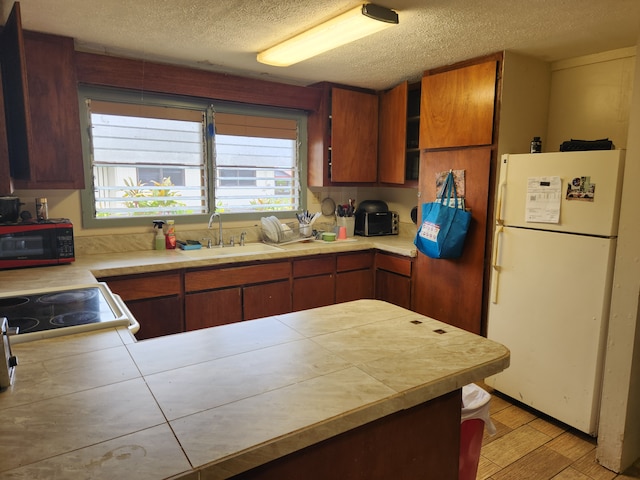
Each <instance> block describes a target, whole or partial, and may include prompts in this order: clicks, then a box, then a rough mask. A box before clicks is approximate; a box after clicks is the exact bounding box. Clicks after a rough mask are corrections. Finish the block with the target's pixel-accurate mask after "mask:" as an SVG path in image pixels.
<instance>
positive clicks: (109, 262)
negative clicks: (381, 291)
mask: <svg viewBox="0 0 640 480" xmlns="http://www.w3.org/2000/svg"><path fill="white" fill-rule="evenodd" d="M248 245H251V244H248ZM278 247H279V249H280V250H276V251H273V252H264V253H251V254H245V255H238V256H226V257H212V258H204V259H199V258H194V257H193V256H189V254H187V253H185V252H183V251H181V250H179V249H177V250H161V251H156V250H144V251H133V252H124V253H106V254H96V255H81V256H78V257H76V261H75V262H74V263H72V264H70V265H57V266H48V267H39V268H25V269H14V270H4V271H0V294H2V293H3V292H18V291H21V290H29V289H34V288H46V287H51V288H52V289H54V288H56V287H63V286H68V285H78V284H86V283H91V282H95V281H96V280H95V279H96V278H100V277H108V276H115V275H130V274H135V273H149V272H159V271H166V270H172V269H178V268H189V267H202V266H206V265H220V264H225V263H234V262H239V261H251V260H270V259H279V258H290V257H294V256H307V255H316V254H322V253H336V252H349V251H358V250H367V249H371V248H377V249H379V250H382V251H385V252H389V253H395V254H398V255H403V256H407V257H415V256H416V248H415V245H413V238H412V237H405V236H401V237H400V236H387V237H375V238H365V237H354V238H352V239H349V240H346V241H336V242H319V241H314V242H304V243H303V242H299V243H291V244H286V245H279V246H278ZM241 249H242V247H238V248H236V250H237V251H238V252H241Z"/></svg>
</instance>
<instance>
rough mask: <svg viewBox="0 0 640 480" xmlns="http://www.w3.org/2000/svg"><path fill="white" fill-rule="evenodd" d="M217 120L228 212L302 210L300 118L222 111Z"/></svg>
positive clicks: (220, 187)
mask: <svg viewBox="0 0 640 480" xmlns="http://www.w3.org/2000/svg"><path fill="white" fill-rule="evenodd" d="M214 124H215V168H216V170H215V171H216V190H215V197H216V202H217V206H221V209H222V210H223V211H226V212H261V211H270V210H281V211H292V210H297V209H298V208H299V206H300V182H299V174H300V170H299V165H298V154H297V135H298V124H297V122H296V121H295V120H292V119H284V118H273V117H260V116H253V115H241V114H230V113H216V114H215V117H214Z"/></svg>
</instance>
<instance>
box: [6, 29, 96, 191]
mask: <svg viewBox="0 0 640 480" xmlns="http://www.w3.org/2000/svg"><path fill="white" fill-rule="evenodd" d="M24 42H25V43H24V45H25V55H26V63H27V83H28V86H29V104H30V108H31V116H30V118H31V131H32V132H33V136H32V138H30V139H29V142H30V144H31V147H32V148H31V149H30V153H31V154H33V155H34V156H33V157H29V169H30V174H29V179H28V181H20V182H19V181H18V180H15V182H16V187H23V188H58V189H82V188H84V168H83V161H82V145H81V134H80V114H79V109H78V92H77V88H78V82H77V79H76V67H75V51H74V41H73V38H69V37H60V36H57V35H45V34H43V33H35V32H25V36H24Z"/></svg>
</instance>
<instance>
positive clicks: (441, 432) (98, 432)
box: [0, 300, 509, 479]
mask: <svg viewBox="0 0 640 480" xmlns="http://www.w3.org/2000/svg"><path fill="white" fill-rule="evenodd" d="M159 314H161V312H159ZM14 353H15V354H16V355H17V356H18V357H19V361H20V364H19V365H18V368H17V371H16V378H15V382H14V385H13V386H12V387H10V388H9V389H8V390H7V391H4V392H2V393H0V407H2V408H1V409H0V438H2V439H3V441H2V443H3V447H4V452H3V455H2V457H0V477H3V478H4V477H9V478H24V479H27V478H28V479H39V478H74V479H75V478H92V479H97V478H105V479H107V478H108V479H113V478H136V479H147V478H148V479H163V478H188V479H223V478H234V476H236V478H291V477H287V476H286V475H287V473H286V472H290V471H295V472H297V474H299V475H300V477H299V478H305V479H313V478H328V477H327V476H326V473H323V472H326V471H327V470H326V469H327V468H328V469H329V470H328V471H330V472H332V475H333V478H363V479H364V478H366V479H375V478H390V477H389V471H390V470H389V469H390V468H392V469H393V478H398V479H401V478H407V479H408V478H416V476H415V475H416V473H415V472H417V471H420V472H424V474H425V476H424V477H422V478H455V472H457V458H458V449H457V442H458V439H459V427H458V424H459V421H460V388H461V387H462V386H463V385H465V384H468V383H471V382H474V381H479V380H481V379H483V378H485V377H486V376H488V375H492V374H494V373H497V372H499V371H501V370H503V369H505V368H507V366H508V364H509V352H508V350H507V349H506V348H505V347H504V346H502V345H500V344H497V343H495V342H493V341H490V340H487V339H485V338H483V337H479V336H477V335H474V334H471V333H468V332H465V331H463V330H459V329H457V328H455V327H451V326H449V325H446V324H443V323H441V322H438V321H436V320H433V319H429V318H426V317H424V316H421V315H419V314H417V313H415V312H411V311H409V310H405V309H403V308H400V307H397V306H394V305H391V304H388V303H385V302H381V301H377V300H358V301H354V302H348V303H342V304H336V305H331V306H327V307H321V308H317V309H312V310H306V311H301V312H295V313H289V314H285V315H279V316H273V317H267V318H262V319H258V320H252V321H246V322H240V323H235V324H231V325H225V326H221V327H215V328H209V329H204V330H197V331H192V332H187V333H183V334H177V335H171V336H166V337H161V338H156V339H151V340H146V341H141V342H135V341H134V340H133V339H132V338H131V337H130V336H129V333H128V331H127V330H126V329H124V328H120V329H107V330H103V331H98V332H93V333H84V334H79V335H71V336H67V337H58V338H53V339H47V340H40V341H36V342H28V343H22V344H19V345H16V346H15V348H14ZM323 469H325V470H323ZM243 472H244V473H243ZM341 472H342V473H341ZM352 472H358V475H359V476H357V477H356V476H350V475H351V473H352ZM447 472H448V473H447ZM450 473H453V476H447V475H449V474H450ZM443 474H445V476H444V477H443ZM323 475H324V476H323ZM427 475H433V477H430V476H427Z"/></svg>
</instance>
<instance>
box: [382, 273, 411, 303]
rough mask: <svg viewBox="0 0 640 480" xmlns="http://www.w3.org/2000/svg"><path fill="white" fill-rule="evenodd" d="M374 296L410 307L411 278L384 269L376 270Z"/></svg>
mask: <svg viewBox="0 0 640 480" xmlns="http://www.w3.org/2000/svg"><path fill="white" fill-rule="evenodd" d="M376 298H377V299H378V300H384V301H385V302H389V303H393V304H394V305H399V306H400V307H404V308H406V309H410V308H411V278H410V277H405V276H403V275H398V274H397V273H393V272H387V271H386V270H378V271H377V272H376Z"/></svg>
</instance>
